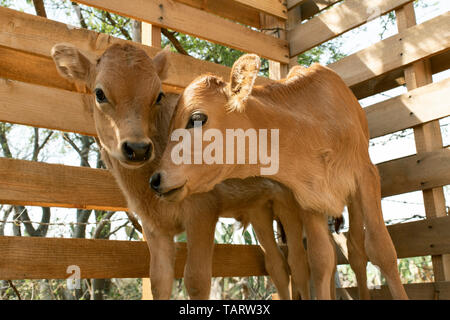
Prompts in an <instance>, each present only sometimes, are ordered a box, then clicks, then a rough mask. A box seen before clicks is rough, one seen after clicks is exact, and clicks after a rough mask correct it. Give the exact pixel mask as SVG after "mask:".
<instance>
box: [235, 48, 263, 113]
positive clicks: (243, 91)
mask: <svg viewBox="0 0 450 320" xmlns="http://www.w3.org/2000/svg"><path fill="white" fill-rule="evenodd" d="M260 67H261V60H260V59H259V57H258V56H257V55H255V54H245V55H243V56H242V57H240V58H239V59H238V60H236V62H235V63H234V65H233V68H232V69H231V79H230V88H229V95H230V98H229V103H228V107H229V109H230V110H241V111H242V110H243V108H244V105H245V102H246V101H247V99H248V97H249V96H250V94H251V93H252V89H253V85H254V83H255V80H256V76H257V75H258V72H259V68H260Z"/></svg>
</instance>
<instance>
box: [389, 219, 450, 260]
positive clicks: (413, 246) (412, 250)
mask: <svg viewBox="0 0 450 320" xmlns="http://www.w3.org/2000/svg"><path fill="white" fill-rule="evenodd" d="M388 231H389V234H390V235H391V238H392V242H393V243H394V246H395V249H396V250H397V255H398V258H408V257H419V256H425V255H435V254H442V253H450V217H449V216H446V217H439V218H429V219H425V220H421V221H414V222H408V223H399V224H394V225H391V226H388Z"/></svg>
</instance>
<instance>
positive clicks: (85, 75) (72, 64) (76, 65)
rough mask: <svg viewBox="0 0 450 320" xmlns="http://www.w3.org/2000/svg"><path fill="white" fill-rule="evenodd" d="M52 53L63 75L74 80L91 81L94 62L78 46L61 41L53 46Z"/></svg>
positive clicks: (57, 67)
mask: <svg viewBox="0 0 450 320" xmlns="http://www.w3.org/2000/svg"><path fill="white" fill-rule="evenodd" d="M51 54H52V58H53V61H55V64H56V69H57V70H58V72H59V74H60V75H61V76H63V77H64V78H67V79H69V80H72V81H75V80H78V81H82V82H84V83H86V84H88V83H89V80H90V78H91V75H92V74H93V69H94V64H93V63H92V62H91V61H90V60H89V59H88V58H87V57H86V56H85V55H83V54H82V53H81V52H80V51H79V50H78V49H77V48H75V47H74V46H72V45H70V44H65V43H60V44H57V45H55V46H54V47H53V48H52V52H51Z"/></svg>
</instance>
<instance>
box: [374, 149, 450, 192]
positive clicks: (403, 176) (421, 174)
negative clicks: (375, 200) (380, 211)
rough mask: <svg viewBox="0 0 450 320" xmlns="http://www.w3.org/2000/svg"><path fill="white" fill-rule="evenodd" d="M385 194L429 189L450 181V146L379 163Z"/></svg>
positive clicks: (382, 187)
mask: <svg viewBox="0 0 450 320" xmlns="http://www.w3.org/2000/svg"><path fill="white" fill-rule="evenodd" d="M377 166H378V170H379V171H380V176H381V194H382V196H383V197H388V196H392V195H396V194H401V193H406V192H412V191H417V190H425V189H430V188H434V187H439V186H445V185H447V184H450V148H448V147H447V148H444V149H441V150H437V151H431V152H423V153H421V154H420V155H413V156H409V157H404V158H400V159H396V160H392V161H387V162H383V163H379V164H378V165H377Z"/></svg>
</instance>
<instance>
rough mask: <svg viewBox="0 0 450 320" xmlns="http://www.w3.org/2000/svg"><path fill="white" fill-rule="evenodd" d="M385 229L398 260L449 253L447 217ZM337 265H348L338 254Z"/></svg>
mask: <svg viewBox="0 0 450 320" xmlns="http://www.w3.org/2000/svg"><path fill="white" fill-rule="evenodd" d="M387 229H388V231H389V234H390V235H391V238H392V242H393V243H394V246H395V249H396V251H397V256H398V258H399V259H401V258H409V257H421V256H428V255H433V254H442V253H450V217H449V216H447V217H440V218H432V219H425V220H419V221H413V222H407V223H399V224H394V225H389V226H387ZM344 236H345V237H346V236H347V233H344ZM338 264H348V261H346V259H345V257H344V256H343V255H342V254H338Z"/></svg>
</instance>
